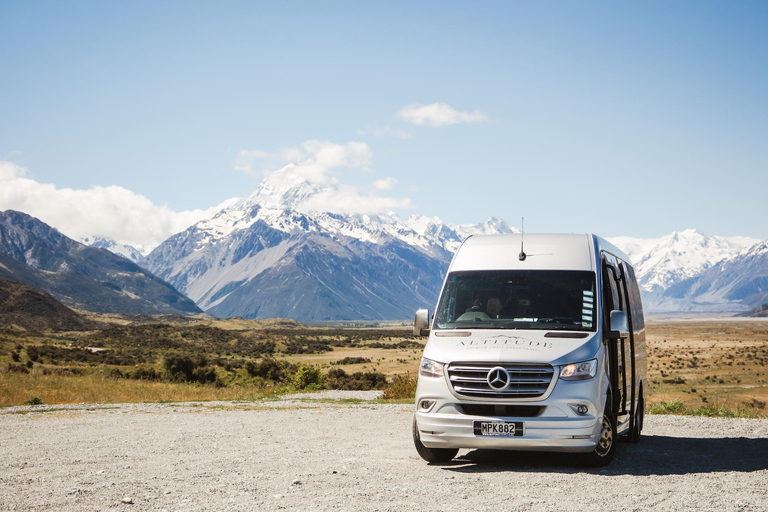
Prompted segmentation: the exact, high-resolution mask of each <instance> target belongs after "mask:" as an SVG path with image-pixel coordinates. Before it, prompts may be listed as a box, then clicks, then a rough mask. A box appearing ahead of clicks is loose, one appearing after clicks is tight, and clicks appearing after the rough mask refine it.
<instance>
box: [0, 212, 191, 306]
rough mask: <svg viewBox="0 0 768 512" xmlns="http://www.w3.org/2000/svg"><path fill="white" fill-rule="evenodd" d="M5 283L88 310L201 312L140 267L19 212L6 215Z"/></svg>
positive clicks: (0, 244)
mask: <svg viewBox="0 0 768 512" xmlns="http://www.w3.org/2000/svg"><path fill="white" fill-rule="evenodd" d="M0 279H6V280H9V281H16V282H19V283H24V284H27V285H30V286H34V287H35V288H37V289H39V290H43V291H45V292H48V293H50V294H51V295H53V296H54V297H55V298H56V299H57V300H59V301H61V302H62V303H64V304H66V305H67V306H69V307H72V308H77V309H85V310H88V311H96V312H102V313H129V314H143V315H147V314H188V313H200V309H198V308H197V306H195V304H194V303H193V302H192V301H191V300H189V299H188V298H187V297H184V296H183V295H181V294H180V293H179V292H178V291H176V290H175V289H174V288H173V287H172V286H171V285H169V284H168V283H166V282H164V281H162V280H160V279H158V278H157V277H156V276H154V275H152V274H150V273H149V272H147V271H146V270H145V269H143V268H141V267H139V266H138V265H137V264H135V263H133V262H131V261H128V260H127V259H125V258H122V257H119V256H116V255H114V254H112V253H111V252H109V251H105V250H102V249H98V248H94V247H89V246H87V245H84V244H81V243H79V242H77V241H75V240H73V239H71V238H68V237H67V236H65V235H63V234H61V233H60V232H59V231H58V230H56V229H55V228H53V227H51V226H49V225H48V224H45V223H44V222H42V221H41V220H39V219H37V218H35V217H32V216H30V215H27V214H25V213H22V212H17V211H14V210H6V211H4V212H0Z"/></svg>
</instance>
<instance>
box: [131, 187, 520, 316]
mask: <svg viewBox="0 0 768 512" xmlns="http://www.w3.org/2000/svg"><path fill="white" fill-rule="evenodd" d="M283 177H284V178H285V179H282V178H283ZM332 187H333V185H325V186H321V185H317V184H314V183H311V182H309V181H308V180H306V179H303V178H297V177H296V176H293V175H290V174H286V175H285V176H281V173H279V172H278V173H274V174H272V175H270V176H269V177H268V178H266V179H265V180H264V181H263V182H262V184H261V185H260V186H259V187H258V188H257V189H256V190H255V191H254V193H253V194H252V195H251V196H250V197H248V198H246V199H243V200H239V201H232V202H230V203H229V204H228V205H227V206H226V207H225V208H223V209H221V210H220V211H218V212H216V213H215V214H213V215H211V216H210V217H209V218H207V219H204V220H202V221H200V222H198V223H197V224H195V225H193V226H191V227H190V228H189V229H187V230H186V231H184V232H182V233H178V234H176V235H174V236H173V237H171V238H170V239H168V240H167V241H165V242H164V243H163V244H161V245H160V246H159V247H157V248H156V249H155V250H154V251H152V253H151V254H149V255H148V256H147V257H146V259H145V260H144V262H143V264H144V265H145V266H146V267H147V268H148V269H150V270H151V271H152V272H154V273H155V274H156V275H158V276H160V277H162V278H164V279H166V280H168V281H169V282H170V283H171V284H173V285H174V286H176V288H177V289H179V290H180V291H181V292H183V293H185V294H186V295H187V296H189V297H190V298H191V299H193V300H194V301H195V302H196V303H197V304H198V305H199V306H200V307H201V308H203V309H204V310H206V311H208V312H210V313H212V314H214V315H219V316H235V315H236V316H245V317H251V318H266V317H275V316H283V317H290V318H294V319H298V320H339V319H361V318H369V319H399V318H407V317H409V316H410V315H412V314H413V311H415V309H418V308H419V307H431V306H433V305H434V303H435V301H436V298H437V297H436V295H437V292H438V290H439V288H440V285H441V283H442V279H443V274H444V272H445V269H446V268H447V266H448V263H449V262H450V259H451V257H452V255H453V251H455V250H456V248H457V247H458V245H460V243H461V241H462V240H463V238H462V236H463V235H462V234H460V233H459V232H458V231H457V229H456V228H454V227H451V226H447V225H444V224H443V223H442V222H440V220H439V219H436V218H426V217H420V216H413V217H411V218H410V219H408V220H407V221H404V220H401V219H400V218H398V217H397V216H396V215H395V214H394V213H389V214H385V215H350V214H337V213H329V212H313V211H308V209H307V208H306V205H307V204H311V202H312V200H313V198H315V197H317V196H318V195H320V194H325V193H328V191H329V190H330V189H332ZM512 230H513V228H510V227H509V226H507V224H506V223H505V222H504V221H503V220H500V219H491V220H489V221H488V222H486V223H484V224H479V225H475V226H462V227H461V228H460V230H459V231H461V233H470V232H484V233H491V232H497V233H499V232H512Z"/></svg>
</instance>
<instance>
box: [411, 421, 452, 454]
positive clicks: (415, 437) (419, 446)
mask: <svg viewBox="0 0 768 512" xmlns="http://www.w3.org/2000/svg"><path fill="white" fill-rule="evenodd" d="M413 444H414V445H415V446H416V451H417V452H419V455H420V456H421V458H422V459H424V460H425V461H427V462H448V461H449V460H451V459H453V458H454V457H455V456H456V454H457V453H459V449H458V448H427V447H426V446H424V445H423V444H421V437H419V427H417V426H416V418H415V417H414V418H413Z"/></svg>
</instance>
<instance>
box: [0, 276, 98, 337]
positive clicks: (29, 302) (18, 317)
mask: <svg viewBox="0 0 768 512" xmlns="http://www.w3.org/2000/svg"><path fill="white" fill-rule="evenodd" d="M11 325H16V326H19V327H23V328H24V329H27V330H32V331H46V330H54V331H84V330H90V329H94V328H96V327H97V324H96V323H94V322H92V321H90V320H87V319H85V318H84V317H82V316H81V315H79V314H77V313H75V312H74V311H72V310H71V309H69V308H68V307H67V306H65V305H64V304H62V303H61V302H59V301H58V300H56V299H54V298H53V297H52V296H51V295H49V294H47V293H45V292H43V291H40V290H38V289H37V288H33V287H32V286H28V285H26V284H21V283H16V282H14V281H6V280H4V279H0V327H2V326H11Z"/></svg>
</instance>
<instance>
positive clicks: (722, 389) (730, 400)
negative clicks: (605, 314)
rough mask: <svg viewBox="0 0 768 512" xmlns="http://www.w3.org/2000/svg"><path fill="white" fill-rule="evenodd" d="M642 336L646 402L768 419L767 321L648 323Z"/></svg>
mask: <svg viewBox="0 0 768 512" xmlns="http://www.w3.org/2000/svg"><path fill="white" fill-rule="evenodd" d="M646 334H647V339H648V353H649V358H648V361H649V364H648V370H649V372H648V373H649V378H650V379H651V389H650V393H651V396H650V402H651V403H658V402H662V401H663V402H674V401H675V400H679V401H680V402H681V403H682V405H683V406H684V407H686V408H689V409H696V408H699V407H702V406H704V407H709V406H715V407H726V408H729V409H746V410H752V411H754V413H755V414H756V415H760V416H766V415H768V405H766V403H768V322H765V321H755V320H748V319H744V320H721V321H653V320H651V321H650V322H648V325H647V332H646Z"/></svg>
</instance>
